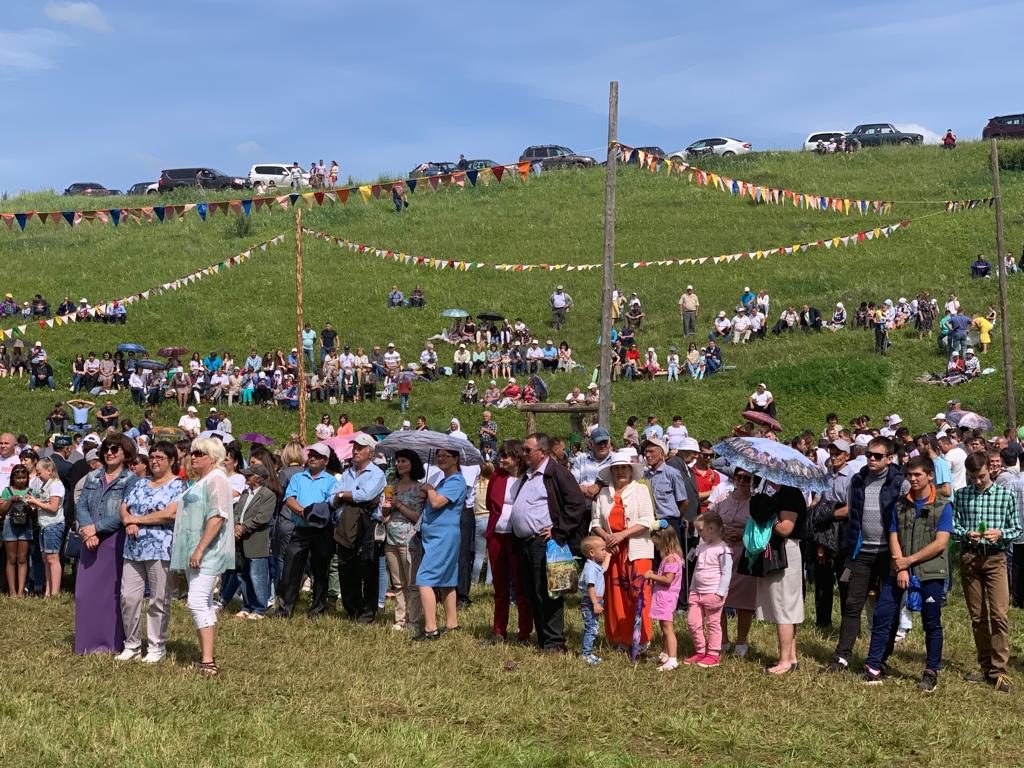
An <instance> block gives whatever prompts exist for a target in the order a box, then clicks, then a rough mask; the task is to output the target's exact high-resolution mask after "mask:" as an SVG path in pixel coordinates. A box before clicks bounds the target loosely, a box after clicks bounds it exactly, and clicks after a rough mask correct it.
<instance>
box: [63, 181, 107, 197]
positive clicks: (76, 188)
mask: <svg viewBox="0 0 1024 768" xmlns="http://www.w3.org/2000/svg"><path fill="white" fill-rule="evenodd" d="M64 194H65V195H68V196H71V195H84V196H86V197H107V196H109V195H113V194H114V191H113V190H110V189H107V188H106V187H104V186H103V185H102V184H97V183H96V182H95V181H76V182H75V183H74V184H72V185H71V186H69V187H68V188H67V189H65V190H64Z"/></svg>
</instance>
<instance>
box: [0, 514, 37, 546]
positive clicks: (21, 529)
mask: <svg viewBox="0 0 1024 768" xmlns="http://www.w3.org/2000/svg"><path fill="white" fill-rule="evenodd" d="M4 541H32V523H25V524H24V525H14V524H12V523H11V518H10V516H8V517H5V518H4Z"/></svg>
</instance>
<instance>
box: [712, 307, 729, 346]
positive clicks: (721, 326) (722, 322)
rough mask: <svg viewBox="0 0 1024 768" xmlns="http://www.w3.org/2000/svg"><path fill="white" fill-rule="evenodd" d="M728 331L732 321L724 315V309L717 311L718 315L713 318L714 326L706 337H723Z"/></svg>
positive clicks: (716, 338) (714, 339) (713, 339)
mask: <svg viewBox="0 0 1024 768" xmlns="http://www.w3.org/2000/svg"><path fill="white" fill-rule="evenodd" d="M730 333H732V323H731V322H730V321H729V318H728V317H726V316H725V310H722V311H721V312H719V313H718V317H716V318H715V327H714V330H712V331H711V333H709V334H708V339H710V340H711V341H716V340H718V339H725V338H726V337H727V336H728V335H729V334H730Z"/></svg>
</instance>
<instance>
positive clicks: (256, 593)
mask: <svg viewBox="0 0 1024 768" xmlns="http://www.w3.org/2000/svg"><path fill="white" fill-rule="evenodd" d="M238 472H239V474H241V475H242V476H243V477H245V490H244V491H242V495H241V496H239V497H238V499H237V501H235V530H234V533H235V551H236V553H237V554H236V563H237V566H236V571H237V574H238V579H239V581H240V582H241V585H242V610H241V611H239V612H238V613H237V614H236V615H237V616H238V617H239V618H240V619H262V618H263V617H264V614H266V612H267V603H268V602H269V601H270V534H271V530H270V528H271V526H270V524H271V522H272V521H273V519H274V510H275V509H276V508H277V496H275V495H274V493H273V491H271V490H270V489H269V488H267V486H266V482H267V478H269V477H270V472H269V471H268V470H267V468H266V467H264V466H263V465H262V464H250V465H249V466H248V467H246V468H244V469H239V470H238Z"/></svg>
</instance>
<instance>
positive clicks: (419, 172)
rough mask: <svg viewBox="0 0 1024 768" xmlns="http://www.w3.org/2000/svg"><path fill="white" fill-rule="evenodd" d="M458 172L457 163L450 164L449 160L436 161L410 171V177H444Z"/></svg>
mask: <svg viewBox="0 0 1024 768" xmlns="http://www.w3.org/2000/svg"><path fill="white" fill-rule="evenodd" d="M457 170H458V169H457V168H456V167H455V163H449V162H448V161H447V160H434V161H432V162H429V163H420V164H419V165H417V166H416V167H415V168H413V169H412V170H411V171H409V177H410V178H413V179H418V178H420V177H422V176H444V175H445V174H446V173H454V172H455V171H457Z"/></svg>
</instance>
